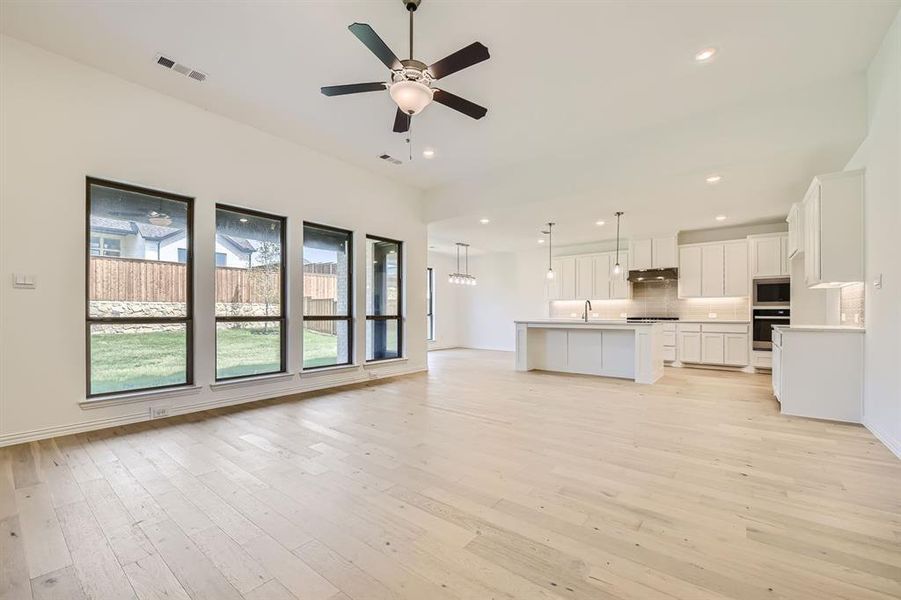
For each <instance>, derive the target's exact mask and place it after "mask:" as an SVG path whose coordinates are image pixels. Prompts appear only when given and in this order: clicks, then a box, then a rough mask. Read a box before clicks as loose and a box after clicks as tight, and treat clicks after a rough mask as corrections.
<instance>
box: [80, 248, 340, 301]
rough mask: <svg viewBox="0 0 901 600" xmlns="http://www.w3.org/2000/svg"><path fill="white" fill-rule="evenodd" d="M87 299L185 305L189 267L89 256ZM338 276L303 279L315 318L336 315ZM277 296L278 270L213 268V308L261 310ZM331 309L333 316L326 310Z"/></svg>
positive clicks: (322, 275)
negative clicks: (248, 306)
mask: <svg viewBox="0 0 901 600" xmlns="http://www.w3.org/2000/svg"><path fill="white" fill-rule="evenodd" d="M88 268H89V269H90V277H88V281H89V289H88V297H89V298H90V299H91V300H105V301H117V302H185V301H186V298H187V267H186V266H185V265H183V264H181V263H174V262H163V261H157V260H143V259H140V258H115V257H107V256H92V257H91V261H90V265H89V267H88ZM336 290H337V275H335V274H333V273H304V274H303V291H304V304H305V305H306V302H307V299H310V300H311V301H314V302H321V303H322V305H323V306H322V307H318V306H317V309H316V310H317V311H319V312H317V313H315V314H335V313H334V304H335V301H334V298H335V296H336ZM279 292H280V285H279V269H278V268H277V267H252V268H250V269H244V268H235V267H216V302H226V303H239V304H265V303H266V302H267V300H268V301H269V302H274V301H276V300H277V299H278V296H279ZM326 303H329V304H330V305H331V307H332V308H331V311H332V312H324V311H327V310H328V309H327V308H325V304H326Z"/></svg>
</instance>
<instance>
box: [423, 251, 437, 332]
mask: <svg viewBox="0 0 901 600" xmlns="http://www.w3.org/2000/svg"><path fill="white" fill-rule="evenodd" d="M426 279H427V282H428V298H427V300H428V302H426V313H425V316H426V317H428V319H429V330H428V334H427V337H426V341H427V342H434V341H435V269H433V268H432V267H426Z"/></svg>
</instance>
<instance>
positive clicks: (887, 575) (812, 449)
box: [0, 350, 901, 600]
mask: <svg viewBox="0 0 901 600" xmlns="http://www.w3.org/2000/svg"><path fill="white" fill-rule="evenodd" d="M430 365H431V371H430V372H429V373H428V374H422V375H413V376H408V377H404V378H398V379H395V380H392V381H388V382H384V383H380V384H373V385H367V386H364V387H357V388H352V389H346V390H340V391H337V392H330V393H321V394H318V395H315V396H306V397H299V398H292V399H287V400H281V401H269V402H264V403H258V404H254V405H251V406H246V407H241V408H234V409H225V410H217V411H213V412H210V413H203V414H197V415H190V416H185V417H178V418H172V419H168V420H163V421H155V422H152V423H144V424H140V425H135V426H128V427H120V428H115V429H109V430H105V431H100V432H94V433H88V434H83V435H73V436H69V437H63V438H57V439H53V440H47V441H42V442H36V443H32V444H27V445H21V446H15V447H11V448H6V449H2V450H0V519H2V520H0V557H2V565H0V597H2V598H3V599H8V598H16V599H18V598H32V597H33V598H36V599H51V598H52V599H66V600H70V599H71V600H77V599H81V598H98V599H101V598H102V599H111V600H124V599H128V598H140V599H142V600H143V599H149V598H167V599H182V600H183V599H185V598H195V599H209V600H232V599H234V600H239V599H241V598H245V599H247V600H287V599H293V598H295V597H296V598H300V599H304V600H306V599H311V600H327V599H330V600H339V599H340V600H348V599H353V600H368V599H375V600H382V599H387V598H408V599H413V600H441V599H454V598H486V599H487V598H492V599H508V600H509V599H525V598H541V599H545V600H554V599H560V598H581V599H592V600H594V599H605V598H622V599H630V600H654V599H661V600H662V599H669V600H672V599H673V598H685V599H691V600H713V599H715V598H731V599H749V600H757V599H773V598H782V599H792V600H803V599H811V600H824V599H829V598H846V599H849V600H850V599H853V600H867V599H873V600H875V599H883V600H885V599H888V598H899V597H901V461H899V460H897V459H896V458H894V457H893V456H892V455H891V454H890V453H889V452H888V450H886V449H885V448H884V447H882V446H881V445H880V444H879V443H878V442H877V441H876V440H875V439H874V438H873V436H872V435H870V433H869V432H867V431H866V430H865V429H864V428H862V427H859V426H854V425H842V424H835V423H827V422H822V421H814V420H805V419H798V418H787V417H783V416H781V415H779V414H778V410H777V405H776V402H775V400H774V399H773V398H772V397H771V395H770V393H769V378H768V377H766V376H761V375H746V374H741V373H723V372H714V371H700V370H693V369H667V373H666V376H665V377H664V378H663V379H662V380H661V381H660V382H659V383H658V384H657V385H654V386H640V385H635V384H633V383H631V382H626V381H617V380H611V379H600V378H593V377H579V376H566V375H557V374H550V373H536V372H532V373H517V372H515V371H513V369H512V356H511V355H510V354H507V353H497V352H477V351H465V350H453V351H444V352H437V353H433V354H431V355H430Z"/></svg>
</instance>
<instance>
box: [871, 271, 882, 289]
mask: <svg viewBox="0 0 901 600" xmlns="http://www.w3.org/2000/svg"><path fill="white" fill-rule="evenodd" d="M873 287H874V288H876V289H877V290H881V289H882V273H880V274H879V275H877V276H876V278H875V279H873Z"/></svg>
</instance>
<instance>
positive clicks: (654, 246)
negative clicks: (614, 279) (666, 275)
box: [629, 235, 679, 270]
mask: <svg viewBox="0 0 901 600" xmlns="http://www.w3.org/2000/svg"><path fill="white" fill-rule="evenodd" d="M629 251H630V252H629V253H630V255H631V257H630V261H629V264H630V265H631V267H630V268H631V269H640V270H645V269H670V268H674V267H676V266H678V264H679V260H678V247H677V245H676V236H674V235H671V236H665V237H655V238H645V239H640V240H632V242H631V243H630V244H629Z"/></svg>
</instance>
